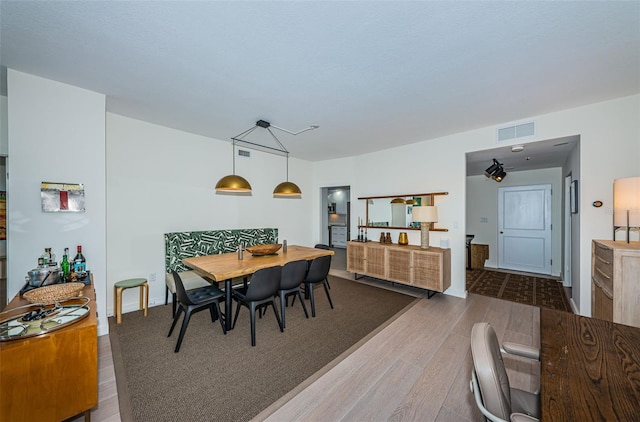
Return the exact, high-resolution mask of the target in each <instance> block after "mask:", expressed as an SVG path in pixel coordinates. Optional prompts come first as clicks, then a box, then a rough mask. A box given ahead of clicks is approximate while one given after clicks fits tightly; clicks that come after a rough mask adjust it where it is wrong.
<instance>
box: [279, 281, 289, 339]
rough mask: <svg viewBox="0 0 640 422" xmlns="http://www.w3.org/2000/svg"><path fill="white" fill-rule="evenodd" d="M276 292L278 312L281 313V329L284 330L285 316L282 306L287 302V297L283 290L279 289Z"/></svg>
mask: <svg viewBox="0 0 640 422" xmlns="http://www.w3.org/2000/svg"><path fill="white" fill-rule="evenodd" d="M278 294H279V296H280V314H281V315H282V329H283V330H284V328H285V327H286V318H285V313H284V308H285V303H286V302H287V299H286V298H287V296H285V294H284V290H280V291H279V292H278Z"/></svg>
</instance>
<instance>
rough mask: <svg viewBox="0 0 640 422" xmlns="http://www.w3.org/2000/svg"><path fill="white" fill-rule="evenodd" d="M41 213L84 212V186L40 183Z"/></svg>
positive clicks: (78, 184)
mask: <svg viewBox="0 0 640 422" xmlns="http://www.w3.org/2000/svg"><path fill="white" fill-rule="evenodd" d="M40 196H41V198H42V212H84V211H85V209H84V185H83V184H81V183H53V182H42V183H41V187H40Z"/></svg>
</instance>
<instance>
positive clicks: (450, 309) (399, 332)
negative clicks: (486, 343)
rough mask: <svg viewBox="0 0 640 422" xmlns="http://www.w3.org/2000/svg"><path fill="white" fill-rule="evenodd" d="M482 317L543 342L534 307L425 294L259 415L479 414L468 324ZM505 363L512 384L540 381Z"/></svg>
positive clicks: (501, 333)
mask: <svg viewBox="0 0 640 422" xmlns="http://www.w3.org/2000/svg"><path fill="white" fill-rule="evenodd" d="M363 280H368V279H363ZM363 280H361V281H363ZM369 282H370V283H371V284H375V285H380V286H381V287H388V286H389V285H390V284H389V283H383V282H376V281H372V280H370V281H369ZM398 289H399V290H400V289H402V290H407V291H410V292H414V293H416V290H415V289H403V288H398ZM417 292H418V293H417V294H418V295H422V293H421V292H419V291H417ZM479 321H487V322H489V323H490V324H491V325H492V326H493V327H494V329H495V330H496V333H497V334H498V337H499V338H500V339H501V340H503V341H513V342H519V343H522V344H527V345H533V346H536V347H539V345H540V340H539V326H540V324H539V321H540V312H539V310H538V308H536V307H532V306H527V305H520V304H516V303H512V302H506V301H503V300H499V299H492V298H488V297H484V296H478V295H470V296H469V297H468V298H467V299H460V298H455V297H451V296H446V295H436V296H434V297H432V298H431V299H426V298H423V299H421V300H420V302H418V303H417V304H416V305H415V306H413V307H412V308H411V309H409V310H408V311H407V312H405V313H404V314H403V315H402V316H400V317H399V318H397V319H396V320H395V321H393V322H392V323H391V324H389V325H388V326H386V327H385V328H384V329H382V330H381V331H379V332H378V333H377V334H376V335H375V336H373V337H372V338H370V339H369V340H368V341H367V342H366V343H365V344H364V345H362V346H360V347H359V348H358V349H357V350H355V351H353V353H351V354H350V355H349V356H348V357H346V358H345V359H343V360H341V361H339V362H337V363H335V365H334V366H333V367H332V368H331V369H329V370H327V371H326V372H325V373H324V374H322V375H321V376H319V377H317V379H315V380H314V381H313V382H312V383H310V384H309V385H304V386H301V387H300V388H298V389H296V391H295V392H294V393H293V394H289V395H288V396H287V397H285V398H283V399H281V400H280V401H279V402H277V403H274V405H273V406H271V407H270V408H269V409H267V410H266V411H265V412H263V413H262V414H261V415H258V417H257V418H256V420H266V421H272V422H280V421H363V420H366V421H416V420H419V421H458V422H459V421H481V420H483V419H482V416H481V414H480V412H479V411H478V410H477V408H476V405H475V402H474V400H473V395H472V393H471V392H470V390H469V380H470V377H471V351H470V346H469V344H470V334H471V327H472V326H473V324H474V323H476V322H479ZM505 366H506V367H507V371H508V374H509V379H510V381H511V384H512V386H514V387H517V388H521V389H524V390H528V391H535V390H536V389H537V388H538V382H539V365H538V364H537V363H533V364H532V363H531V362H527V361H523V360H522V359H519V358H509V357H506V358H505ZM325 369H326V368H325ZM272 412H273V413H272Z"/></svg>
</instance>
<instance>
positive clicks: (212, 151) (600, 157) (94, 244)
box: [7, 70, 640, 329]
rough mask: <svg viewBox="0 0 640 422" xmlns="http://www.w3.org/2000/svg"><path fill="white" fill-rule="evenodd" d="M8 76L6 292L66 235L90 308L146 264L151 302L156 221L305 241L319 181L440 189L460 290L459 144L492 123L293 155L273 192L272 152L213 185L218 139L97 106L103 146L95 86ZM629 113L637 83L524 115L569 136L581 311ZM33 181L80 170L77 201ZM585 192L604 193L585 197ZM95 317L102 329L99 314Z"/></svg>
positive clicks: (316, 223)
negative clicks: (240, 192) (51, 196)
mask: <svg viewBox="0 0 640 422" xmlns="http://www.w3.org/2000/svg"><path fill="white" fill-rule="evenodd" d="M8 81H9V101H8V103H9V104H8V110H9V115H8V122H9V132H8V134H9V139H10V142H9V153H10V157H9V160H10V161H9V164H8V167H9V170H12V169H13V171H12V172H11V179H10V180H9V181H8V185H7V188H8V191H9V193H8V194H9V195H12V194H14V193H15V194H16V196H12V200H11V201H9V204H8V206H9V208H8V213H9V238H10V240H9V242H10V243H9V251H8V253H9V263H8V264H9V283H10V285H9V294H10V295H12V294H14V293H15V292H17V290H18V289H19V287H20V286H21V285H22V282H21V280H23V279H24V275H25V274H26V271H27V270H29V269H30V268H32V267H33V266H34V263H35V258H36V257H37V256H38V255H39V254H40V253H41V250H42V248H44V247H45V246H52V247H53V248H54V249H55V250H56V251H58V253H59V251H61V250H62V248H63V247H65V246H71V247H72V246H73V245H75V244H82V245H83V246H85V249H86V251H87V258H88V262H89V266H90V269H91V270H92V271H93V272H94V274H95V275H96V287H97V290H98V301H99V312H100V314H101V315H106V313H107V312H104V311H103V310H102V309H104V308H105V307H106V305H107V304H109V308H110V307H111V303H112V298H111V294H112V292H111V291H112V285H113V283H114V282H116V281H117V280H119V279H122V278H128V277H136V276H148V275H149V274H151V273H155V274H156V278H157V280H156V282H155V283H154V284H153V285H152V289H151V301H155V302H159V301H163V300H164V282H163V276H162V275H163V272H164V263H163V259H164V250H163V240H162V234H163V233H165V232H168V231H176V230H206V229H216V228H242V227H260V226H275V227H278V228H279V229H280V239H281V240H282V239H287V240H288V241H289V242H290V243H292V244H293V243H300V244H309V245H310V244H314V243H316V242H318V241H319V240H320V239H321V238H322V231H323V230H326V221H325V224H324V226H323V225H322V224H321V221H322V217H321V215H325V214H324V213H325V212H326V206H325V207H321V204H322V203H323V201H324V203H325V205H326V195H325V197H324V198H323V197H322V189H321V188H322V187H329V186H347V185H349V186H351V195H352V197H353V198H357V197H359V196H375V195H394V194H407V193H420V192H433V191H448V192H449V195H448V196H445V197H440V198H439V202H438V203H436V205H438V206H439V222H438V226H440V227H446V228H448V229H449V231H448V232H432V233H431V244H432V245H435V246H437V245H440V244H441V242H443V241H448V242H449V244H450V247H451V249H452V287H451V288H450V289H449V291H448V293H450V294H454V295H459V296H464V295H465V294H466V292H465V290H466V287H465V234H466V223H465V215H466V209H467V202H466V169H465V153H466V152H471V151H478V150H483V149H490V148H495V147H496V143H495V128H496V127H497V126H496V127H493V126H492V127H486V128H481V129H477V130H474V131H469V132H464V133H459V134H454V135H450V136H447V137H442V138H438V139H433V140H429V141H424V142H421V143H418V144H413V145H409V146H404V147H399V148H393V149H389V150H386V151H380V152H376V153H371V154H365V155H362V156H358V157H349V158H342V159H337V160H328V161H324V162H317V163H309V162H305V161H301V160H296V159H293V158H292V159H291V160H290V163H289V164H290V171H289V174H290V179H291V180H292V181H294V182H296V183H297V184H298V185H299V186H300V187H301V188H302V191H303V198H302V199H301V200H295V199H275V198H273V197H272V195H271V192H272V191H273V187H274V186H275V185H276V184H277V183H279V182H280V181H282V179H284V176H285V171H284V167H285V162H284V159H283V158H282V157H278V156H273V155H269V154H263V153H258V152H252V157H251V158H250V159H244V160H243V159H238V160H237V166H236V168H237V172H238V173H239V174H241V175H243V176H244V177H246V178H247V179H249V181H250V182H251V183H252V185H253V189H254V193H253V195H252V196H249V197H238V196H229V195H217V194H215V192H214V190H213V186H214V184H215V183H216V181H217V180H218V179H219V178H220V177H221V176H223V175H226V174H228V173H230V172H231V163H230V158H231V157H230V155H231V154H230V149H231V146H230V144H229V142H228V141H217V140H213V139H208V138H204V137H200V136H196V135H192V134H188V133H184V132H179V131H175V130H171V129H167V128H164V127H160V126H156V125H151V124H148V123H144V122H140V121H136V120H133V119H129V118H126V117H122V116H118V115H113V114H107V117H106V130H107V135H106V155H105V134H104V131H105V113H104V101H105V98H104V96H103V95H101V94H96V93H93V92H89V91H86V90H82V89H78V88H75V87H71V86H68V85H64V84H60V83H57V82H53V81H48V80H45V79H41V78H37V77H33V76H30V75H26V74H23V73H20V72H15V71H12V70H9V78H8ZM638 116H640V96H639V95H635V96H631V97H625V98H620V99H616V100H612V101H607V102H603V103H598V104H591V105H588V106H585V107H579V108H575V109H570V110H564V111H559V112H555V113H551V114H547V115H543V116H536V117H529V118H527V120H528V119H534V120H535V121H536V122H537V135H536V136H535V137H534V138H533V139H531V141H532V142H535V141H539V140H545V139H553V138H559V137H564V136H573V135H579V136H580V137H581V148H580V156H579V162H580V166H581V168H580V170H581V171H580V178H579V179H580V195H579V199H580V210H581V212H580V223H579V228H578V230H576V231H577V236H578V238H579V244H578V245H577V247H576V248H574V252H575V253H576V256H577V257H579V263H580V264H579V265H580V267H579V274H580V281H579V287H577V289H578V291H579V297H578V298H576V304H577V306H579V310H580V313H582V314H584V315H589V314H590V312H591V304H590V292H591V290H590V288H589V286H590V252H591V247H590V242H591V239H594V238H596V239H610V238H611V236H612V232H611V229H612V227H611V226H612V217H611V215H612V212H611V205H612V198H613V179H615V178H618V177H630V176H638V175H639V173H640V170H639V167H640V166H639V165H638V164H639V163H640V125H639V124H638V121H639V119H638ZM504 123H507V122H504ZM502 124H503V122H501V123H500V124H499V126H502ZM389 142H390V144H392V143H393V140H392V139H391V140H389ZM57 151H66V152H68V155H67V157H69V156H71V157H73V156H74V155H75V156H78V155H82V159H78V158H76V159H75V160H74V161H73V165H72V166H69V165H59V163H60V161H59V160H56V159H55V152H57ZM105 157H106V161H107V165H106V174H107V176H106V179H105ZM14 159H15V161H14ZM43 180H53V181H68V182H80V183H84V184H85V187H86V189H87V212H86V213H83V214H45V213H41V212H40V197H39V186H40V182H41V181H43ZM105 185H106V186H107V188H106V189H105ZM18 198H19V199H18ZM14 199H15V201H14ZM105 199H106V200H107V201H108V203H105ZM595 200H601V201H603V202H604V206H603V207H601V208H594V207H591V203H592V202H593V201H595ZM364 214H365V204H364V201H358V200H354V201H352V217H353V218H352V219H351V231H352V233H357V231H356V227H355V226H356V225H357V217H362V218H364ZM105 218H106V219H107V223H106V229H105V224H104V221H105ZM107 232H108V235H106V234H105V233H107ZM368 235H369V238H370V239H377V238H378V236H379V230H378V231H376V230H374V229H370V230H369V233H368ZM419 236H420V235H419V231H409V240H410V243H412V244H419V241H420V239H419ZM105 288H106V289H105ZM575 288H576V286H575V284H574V289H575ZM105 290H106V292H105ZM107 294H108V300H107V298H106V296H107ZM134 296H135V295H134ZM136 307H137V303H136V298H135V297H125V304H124V309H125V311H126V310H130V309H135V308H136ZM108 312H109V313H112V310H111V309H109V310H108ZM100 324H101V327H102V328H103V329H104V327H105V324H106V322H105V320H104V319H102V320H101V321H100Z"/></svg>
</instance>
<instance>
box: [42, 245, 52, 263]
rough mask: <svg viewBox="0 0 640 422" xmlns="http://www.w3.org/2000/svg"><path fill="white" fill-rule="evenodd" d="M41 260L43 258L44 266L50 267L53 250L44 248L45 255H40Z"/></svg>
mask: <svg viewBox="0 0 640 422" xmlns="http://www.w3.org/2000/svg"><path fill="white" fill-rule="evenodd" d="M40 258H42V264H43V265H44V266H45V267H48V266H49V263H50V262H51V248H44V253H43V254H42V255H40Z"/></svg>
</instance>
